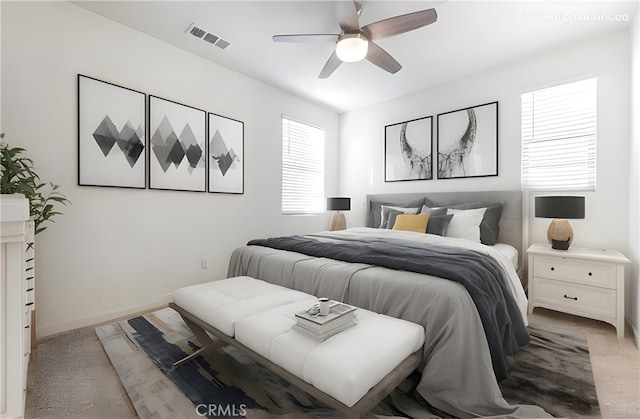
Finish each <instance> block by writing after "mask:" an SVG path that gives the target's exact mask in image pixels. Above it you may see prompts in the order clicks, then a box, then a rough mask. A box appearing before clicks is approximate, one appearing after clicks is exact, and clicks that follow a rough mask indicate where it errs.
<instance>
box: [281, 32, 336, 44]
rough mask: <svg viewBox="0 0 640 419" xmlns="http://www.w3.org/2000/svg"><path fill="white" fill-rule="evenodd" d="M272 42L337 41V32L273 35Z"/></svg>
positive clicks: (311, 42) (309, 42)
mask: <svg viewBox="0 0 640 419" xmlns="http://www.w3.org/2000/svg"><path fill="white" fill-rule="evenodd" d="M273 40H274V42H295V43H303V44H319V43H326V42H337V41H338V35H337V34H329V33H310V34H301V35H273Z"/></svg>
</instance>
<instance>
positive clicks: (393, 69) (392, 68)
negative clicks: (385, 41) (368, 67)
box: [367, 41, 402, 74]
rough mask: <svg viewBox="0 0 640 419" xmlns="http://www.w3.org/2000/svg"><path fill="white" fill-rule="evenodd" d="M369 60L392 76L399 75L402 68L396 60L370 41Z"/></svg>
mask: <svg viewBox="0 0 640 419" xmlns="http://www.w3.org/2000/svg"><path fill="white" fill-rule="evenodd" d="M367 60H369V61H370V62H372V63H373V64H375V65H377V66H378V67H380V68H381V69H383V70H386V71H388V72H389V73H391V74H395V73H397V72H398V71H400V69H401V68H402V66H401V65H400V63H399V62H397V61H396V60H395V58H393V57H392V56H391V55H390V54H389V53H388V52H387V51H385V50H384V49H382V48H381V47H380V46H379V45H378V44H376V43H375V42H373V41H369V50H368V51H367Z"/></svg>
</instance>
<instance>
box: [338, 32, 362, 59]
mask: <svg viewBox="0 0 640 419" xmlns="http://www.w3.org/2000/svg"><path fill="white" fill-rule="evenodd" d="M368 50H369V42H367V39H366V38H365V37H364V36H362V35H361V34H356V35H355V36H348V37H343V38H341V39H340V40H338V43H337V44H336V55H337V56H338V58H340V60H341V61H344V62H346V63H353V62H356V61H360V60H362V59H363V58H364V57H366V56H367V51H368Z"/></svg>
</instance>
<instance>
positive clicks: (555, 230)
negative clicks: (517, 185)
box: [535, 196, 584, 250]
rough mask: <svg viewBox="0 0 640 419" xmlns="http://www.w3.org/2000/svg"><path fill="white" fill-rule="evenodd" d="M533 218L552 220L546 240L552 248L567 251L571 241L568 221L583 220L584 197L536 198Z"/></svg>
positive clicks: (571, 235) (571, 231) (571, 232)
mask: <svg viewBox="0 0 640 419" xmlns="http://www.w3.org/2000/svg"><path fill="white" fill-rule="evenodd" d="M535 216H536V217H541V218H553V220H551V224H549V229H548V230H547V239H548V240H549V243H550V244H551V247H552V248H554V249H558V250H567V249H568V248H569V246H571V242H572V241H573V229H572V228H571V224H569V221H568V219H582V218H584V196H536V198H535Z"/></svg>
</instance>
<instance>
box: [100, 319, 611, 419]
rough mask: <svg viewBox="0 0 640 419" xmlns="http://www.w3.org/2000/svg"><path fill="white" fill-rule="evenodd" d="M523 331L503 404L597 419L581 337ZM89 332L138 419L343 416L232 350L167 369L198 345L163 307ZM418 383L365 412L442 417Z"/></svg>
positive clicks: (413, 380) (411, 381)
mask: <svg viewBox="0 0 640 419" xmlns="http://www.w3.org/2000/svg"><path fill="white" fill-rule="evenodd" d="M529 333H530V335H531V342H530V344H529V345H527V346H526V347H525V348H524V349H522V350H521V351H520V352H518V354H517V356H516V364H515V367H514V368H513V369H512V370H511V372H510V375H509V378H507V379H506V380H504V381H503V382H502V383H501V384H500V388H501V389H502V392H503V395H504V397H505V399H506V400H507V401H508V402H509V403H511V404H535V405H538V406H540V407H542V408H543V409H545V410H546V411H547V412H549V413H550V414H552V415H553V416H556V417H581V418H587V417H590V418H597V417H600V409H599V405H598V399H597V395H596V390H595V386H594V383H593V374H592V371H591V363H590V361H589V351H588V347H587V343H586V340H585V339H584V337H581V336H575V335H573V334H569V333H557V332H552V331H547V330H541V329H536V328H533V327H530V328H529ZM96 334H97V335H98V337H99V339H100V341H101V342H102V345H103V347H104V348H105V351H106V353H107V355H108V356H109V359H110V361H111V363H112V364H113V366H114V368H115V369H116V372H117V373H118V376H119V378H120V380H121V382H122V384H123V386H124V388H125V389H126V391H127V394H128V395H129V398H130V399H131V402H132V404H133V405H134V407H135V409H136V412H137V414H138V416H139V417H140V418H174V417H180V418H189V417H194V418H197V417H204V416H208V417H228V418H233V417H242V416H244V417H247V418H268V417H269V418H272V417H286V418H290V417H296V418H297V417H305V418H314V417H316V418H341V417H343V415H342V414H340V413H338V412H336V411H335V410H333V409H331V408H329V407H327V406H325V405H324V404H323V403H321V402H320V401H318V400H316V399H314V398H313V397H311V396H309V395H307V394H306V393H305V392H303V391H301V390H299V389H298V388H297V387H295V386H293V385H291V384H289V383H288V382H286V381H285V380H283V379H281V378H280V377H278V376H277V375H275V374H274V373H272V372H271V371H269V370H267V369H265V368H263V367H261V366H260V365H258V364H256V363H255V362H254V361H253V360H252V359H250V358H249V357H248V356H246V355H245V354H243V353H242V352H240V351H238V350H236V349H234V348H230V347H226V348H222V349H219V350H215V351H211V352H209V353H206V354H204V355H202V356H200V357H197V358H196V359H194V360H193V361H192V362H189V363H187V364H184V365H182V366H180V367H178V368H173V367H172V365H173V363H174V362H175V361H177V360H179V359H182V358H183V357H185V356H187V355H189V354H191V353H192V352H193V351H194V350H196V349H198V346H197V345H198V342H197V340H196V339H195V338H194V336H193V334H192V333H191V331H190V330H189V329H188V328H187V326H186V325H185V324H184V322H183V321H182V319H181V318H180V316H179V314H178V313H177V312H175V311H174V310H172V309H170V308H166V309H163V310H159V311H156V312H153V313H149V314H147V315H143V316H138V317H135V318H132V319H129V320H124V321H121V322H117V323H114V324H110V325H106V326H102V327H99V328H96ZM418 379H419V377H418V376H417V374H414V375H412V376H410V377H409V378H408V379H407V380H405V382H404V383H403V384H401V385H400V386H399V387H398V388H397V389H396V390H395V391H394V392H393V393H392V394H391V395H390V396H389V397H387V398H386V399H385V400H384V401H383V402H382V403H380V405H378V406H377V407H376V408H375V409H374V410H373V411H372V414H373V415H375V416H381V417H383V416H390V417H412V418H418V417H419V418H438V417H441V418H450V416H448V415H446V414H444V413H443V412H440V411H438V410H437V409H435V408H433V407H431V406H429V405H428V404H427V403H426V402H425V401H424V400H423V399H422V398H421V397H416V396H415V395H414V394H413V393H412V389H413V388H414V387H415V384H416V383H417V381H418Z"/></svg>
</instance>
